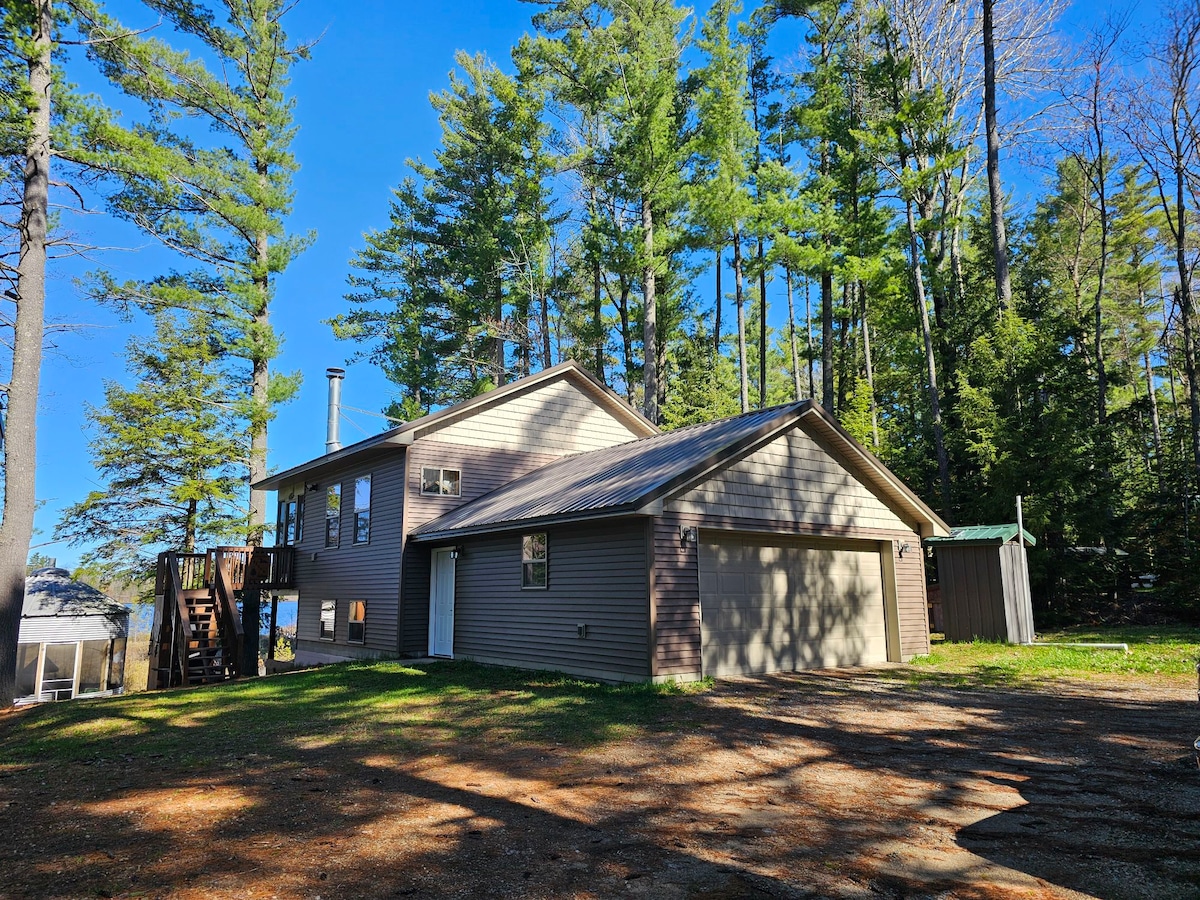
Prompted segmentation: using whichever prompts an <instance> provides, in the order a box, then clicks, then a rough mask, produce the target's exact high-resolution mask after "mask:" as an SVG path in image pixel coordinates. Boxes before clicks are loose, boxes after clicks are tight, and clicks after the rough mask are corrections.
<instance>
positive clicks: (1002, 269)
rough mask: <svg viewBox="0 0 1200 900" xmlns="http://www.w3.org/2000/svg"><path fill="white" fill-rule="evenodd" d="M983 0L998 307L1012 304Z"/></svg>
mask: <svg viewBox="0 0 1200 900" xmlns="http://www.w3.org/2000/svg"><path fill="white" fill-rule="evenodd" d="M993 2H994V0H983V115H984V122H985V128H986V130H987V178H988V198H989V200H990V201H991V207H992V208H991V222H992V255H993V256H994V257H995V264H996V298H997V301H998V302H999V304H1000V309H1008V308H1009V307H1011V306H1012V283H1011V281H1010V279H1009V276H1008V236H1007V234H1006V233H1005V230H1004V189H1003V187H1002V186H1001V184H1000V131H999V126H998V125H997V123H996V48H995V42H994V38H993V35H992V4H993Z"/></svg>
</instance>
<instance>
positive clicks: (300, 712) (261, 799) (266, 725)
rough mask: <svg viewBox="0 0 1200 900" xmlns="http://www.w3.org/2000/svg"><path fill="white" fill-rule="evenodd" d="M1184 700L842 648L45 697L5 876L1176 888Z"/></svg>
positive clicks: (291, 891) (1192, 832)
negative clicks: (768, 666) (542, 671)
mask: <svg viewBox="0 0 1200 900" xmlns="http://www.w3.org/2000/svg"><path fill="white" fill-rule="evenodd" d="M1195 720H1196V716H1195V710H1194V709H1193V708H1192V706H1191V705H1189V704H1186V703H1183V702H1182V701H1179V702H1175V701H1163V700H1155V701H1144V700H1141V699H1136V700H1135V699H1125V698H1121V697H1116V696H1111V695H1105V694H1102V693H1099V692H1093V693H1087V692H1083V691H1081V692H1079V693H1078V694H1076V695H1073V696H1050V695H1045V694H1038V693H1034V692H1029V691H1013V690H1001V689H979V690H973V691H961V690H956V689H953V688H945V687H936V686H932V685H928V684H927V685H924V686H920V687H916V688H904V687H898V686H896V685H894V684H891V683H888V682H886V681H885V680H883V679H881V678H880V677H878V676H877V675H875V674H872V673H869V672H864V671H854V672H845V671H843V672H836V673H821V674H813V675H807V674H806V675H790V676H772V677H767V678H759V679H745V680H737V681H729V682H721V683H719V684H718V685H716V686H715V688H714V689H713V690H711V691H709V692H708V693H704V694H690V695H689V694H681V693H664V692H660V691H656V690H654V689H652V688H649V687H626V688H621V687H609V686H600V685H592V684H587V683H583V682H578V681H573V680H570V679H564V678H558V677H555V676H547V675H538V674H530V673H514V672H512V671H508V670H498V669H488V668H484V667H479V666H465V665H461V664H453V665H435V666H429V667H422V668H420V669H404V668H403V667H401V666H399V665H383V666H363V665H348V666H336V667H329V668H327V669H322V670H318V671H315V672H309V673H301V674H296V675H289V676H284V677H280V678H273V679H267V680H260V681H258V682H252V683H244V684H235V685H225V686H221V687H218V688H210V689H200V690H195V691H176V692H170V693H168V694H163V695H158V696H149V697H147V696H143V697H140V698H136V697H127V698H114V699H113V700H111V701H97V702H89V703H87V704H76V705H73V706H68V705H66V704H62V705H59V706H56V707H49V706H47V707H42V708H39V709H34V710H29V711H26V712H23V713H20V714H18V715H8V716H4V717H0V776H2V777H0V827H2V828H3V829H4V833H5V834H7V835H10V840H9V841H8V842H7V844H6V845H5V846H4V847H3V848H0V866H3V867H4V870H5V871H6V872H9V873H14V874H13V875H12V876H11V877H9V878H8V880H7V881H6V882H5V883H4V885H3V886H2V887H0V893H7V894H8V895H9V896H14V897H25V896H28V897H35V896H36V897H78V896H136V895H139V894H140V895H150V896H181V897H182V896H191V895H196V896H200V895H204V896H206V897H252V896H272V895H278V896H286V897H292V896H297V897H300V896H304V897H310V896H317V895H320V896H322V897H326V898H328V897H338V896H344V897H395V896H413V897H421V896H430V897H432V896H528V897H560V896H574V895H592V896H614V895H618V894H620V895H624V894H631V895H642V896H652V897H703V896H711V897H716V896H724V897H757V896H763V897H765V896H834V897H836V896H854V895H860V896H861V895H865V893H871V894H872V895H873V896H882V897H888V896H891V897H910V896H921V895H933V894H936V893H938V892H940V891H954V895H955V896H956V897H962V898H971V897H978V898H984V897H1005V896H1012V895H1013V894H1014V893H1017V892H1019V891H1020V890H1027V889H1028V890H1032V889H1049V890H1050V891H1051V893H1053V887H1054V886H1055V885H1058V886H1062V887H1066V888H1071V889H1074V890H1083V891H1087V892H1089V893H1094V894H1096V895H1098V896H1104V897H1121V896H1151V895H1152V896H1156V897H1164V898H1169V897H1174V896H1177V897H1191V896H1194V885H1195V884H1196V883H1197V880H1198V879H1200V860H1198V859H1197V858H1196V853H1195V849H1194V848H1196V847H1197V846H1200V821H1198V817H1197V816H1196V813H1195V810H1196V809H1200V802H1198V801H1200V792H1198V780H1197V778H1196V772H1195V770H1194V769H1191V770H1188V769H1185V768H1184V767H1183V766H1182V765H1176V762H1177V761H1178V760H1177V757H1178V755H1179V754H1178V750H1177V748H1178V746H1179V743H1178V742H1179V741H1180V740H1182V739H1181V738H1180V737H1179V735H1181V734H1183V733H1185V732H1187V733H1188V734H1190V731H1189V729H1190V730H1192V731H1194V730H1195V725H1196V721H1195ZM1193 765H1194V764H1193ZM1101 783H1102V784H1103V785H1104V787H1103V789H1102V790H1097V785H1098V784H1101ZM1101 803H1104V804H1108V805H1107V806H1097V804H1101ZM1096 808H1103V809H1106V810H1110V811H1111V812H1110V813H1108V814H1106V818H1107V819H1108V821H1107V822H1106V824H1105V825H1104V826H1103V827H1099V826H1098V824H1097V823H1096V822H1095V821H1089V820H1088V819H1087V815H1088V812H1089V810H1093V809H1096ZM1006 817H1007V818H1006ZM989 823H998V824H992V825H990V826H989ZM989 828H990V830H989ZM1029 836H1032V837H1029ZM1089 856H1090V857H1094V859H1091V860H1089V859H1088V857H1089ZM1135 888H1136V890H1135ZM1137 891H1140V893H1137ZM1147 891H1149V893H1147ZM864 892H865V893H864Z"/></svg>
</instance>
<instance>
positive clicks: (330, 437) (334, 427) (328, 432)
mask: <svg viewBox="0 0 1200 900" xmlns="http://www.w3.org/2000/svg"><path fill="white" fill-rule="evenodd" d="M325 377H326V378H328V379H329V405H328V410H327V413H328V415H327V416H326V419H325V452H326V453H333V452H334V451H335V450H341V449H342V439H341V435H340V434H339V430H340V429H339V427H338V422H339V419H340V418H341V413H342V379H343V378H345V377H346V370H345V369H339V368H337V367H336V366H330V367H329V368H328V369H326V370H325Z"/></svg>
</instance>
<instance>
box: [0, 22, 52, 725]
mask: <svg viewBox="0 0 1200 900" xmlns="http://www.w3.org/2000/svg"><path fill="white" fill-rule="evenodd" d="M54 26H55V23H54V9H53V6H52V4H51V0H36V2H30V3H20V4H6V5H4V6H2V7H0V29H2V30H3V34H4V39H5V40H4V44H5V50H4V51H2V55H0V78H3V84H2V85H0V87H2V91H0V93H2V95H3V96H4V107H3V116H4V121H3V123H2V124H3V125H4V128H3V132H2V133H3V134H4V143H3V145H0V151H2V152H3V154H4V156H5V157H6V159H5V162H6V163H11V164H13V165H15V166H17V167H19V169H20V170H21V172H22V175H23V182H22V184H21V187H20V193H19V201H18V203H19V209H20V213H19V219H18V222H17V226H16V229H15V232H16V234H15V236H14V237H15V244H16V257H17V264H16V265H15V266H13V265H11V264H9V263H8V262H7V261H5V263H4V269H3V274H4V278H5V281H7V282H8V283H9V284H13V283H14V282H15V291H12V293H13V294H15V296H16V298H17V300H16V313H15V315H14V316H13V319H12V332H13V333H12V363H11V369H10V374H9V378H8V386H7V391H6V393H7V398H6V400H7V402H6V404H5V406H6V408H5V410H4V433H3V451H4V457H3V462H4V488H5V490H4V511H3V516H4V518H3V522H2V523H0V708H3V707H7V706H9V705H11V704H12V702H13V699H14V696H15V691H16V670H17V661H16V660H17V632H18V630H19V628H20V624H21V607H22V605H23V603H24V599H25V559H26V557H27V555H28V554H29V542H30V539H31V538H32V536H33V516H34V510H35V498H34V493H33V486H34V477H35V471H36V467H37V403H38V383H39V377H40V373H41V357H42V323H43V318H44V309H45V302H46V246H47V241H48V238H49V233H48V228H49V221H48V219H49V200H50V159H51V121H52V110H51V84H52V82H53V66H54V58H53V41H54ZM5 168H7V166H6V167H5Z"/></svg>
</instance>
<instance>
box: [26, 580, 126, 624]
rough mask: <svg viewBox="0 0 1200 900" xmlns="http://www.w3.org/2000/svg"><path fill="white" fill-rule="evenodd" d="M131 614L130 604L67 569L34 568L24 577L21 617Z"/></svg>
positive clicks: (112, 616)
mask: <svg viewBox="0 0 1200 900" xmlns="http://www.w3.org/2000/svg"><path fill="white" fill-rule="evenodd" d="M128 615H129V607H127V606H125V605H124V604H121V603H118V602H117V601H116V600H112V599H110V598H109V597H108V596H106V595H105V594H103V593H101V592H100V591H98V590H96V589H95V588H94V587H92V586H91V585H89V584H84V583H83V582H82V581H75V580H73V579H72V578H71V573H70V572H68V571H67V570H66V569H56V568H46V569H34V571H33V573H32V574H30V575H29V577H27V578H26V579H25V602H24V604H22V606H21V617H22V618H26V619H27V618H32V617H34V616H105V617H106V618H109V619H113V618H120V617H122V616H128Z"/></svg>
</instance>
